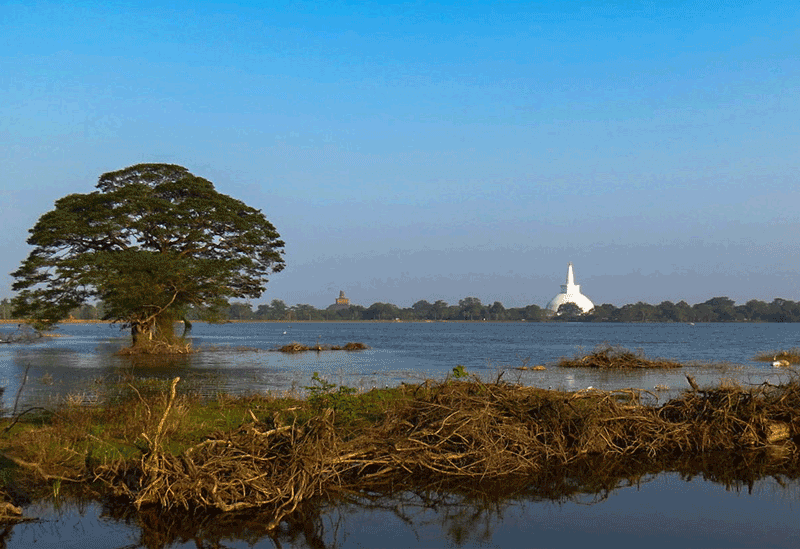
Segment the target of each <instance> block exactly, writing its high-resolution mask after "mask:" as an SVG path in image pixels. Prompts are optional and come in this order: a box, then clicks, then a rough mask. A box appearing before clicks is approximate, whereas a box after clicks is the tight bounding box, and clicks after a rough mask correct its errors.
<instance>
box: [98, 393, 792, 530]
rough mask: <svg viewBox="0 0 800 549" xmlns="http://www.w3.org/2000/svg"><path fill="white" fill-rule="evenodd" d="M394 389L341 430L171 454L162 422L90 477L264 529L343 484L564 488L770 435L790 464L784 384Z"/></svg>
mask: <svg viewBox="0 0 800 549" xmlns="http://www.w3.org/2000/svg"><path fill="white" fill-rule="evenodd" d="M172 389H173V397H172V398H173V399H174V384H173V387H172ZM405 390H406V391H407V393H408V394H407V396H408V397H409V398H406V399H401V400H399V401H397V402H395V403H394V404H393V405H391V406H388V407H387V409H386V410H385V413H384V417H383V418H382V420H380V421H378V422H376V423H374V424H372V425H371V426H369V427H366V428H365V429H363V430H361V431H359V432H358V433H357V434H355V435H352V436H349V438H347V437H345V436H343V435H342V432H341V430H339V429H337V427H336V417H335V412H334V411H333V410H331V409H328V410H326V411H324V412H323V413H321V414H319V415H316V416H313V417H312V418H311V419H310V420H308V421H305V422H304V423H301V422H300V421H297V420H295V421H292V422H289V423H287V424H282V423H281V422H280V421H279V420H278V419H277V416H275V417H272V418H268V419H263V418H262V419H259V418H258V417H257V416H256V415H255V414H253V413H251V414H250V416H251V419H252V421H248V422H246V423H244V424H243V425H241V426H240V427H239V428H238V429H235V430H233V431H230V432H218V433H216V434H214V435H213V436H211V437H210V438H208V439H207V440H205V441H203V442H201V443H199V444H197V445H195V446H193V447H191V448H189V449H188V450H186V451H185V452H183V453H182V454H180V455H171V454H169V453H166V452H164V451H163V450H162V449H161V444H160V437H161V425H163V422H164V420H163V418H162V422H161V424H160V426H159V428H158V430H157V431H156V433H155V435H154V436H153V437H151V439H149V440H152V441H153V444H152V445H151V452H150V453H149V454H148V455H146V456H145V457H143V459H142V461H141V464H140V467H141V470H140V471H138V472H136V473H135V474H133V475H131V474H130V471H129V470H127V471H126V470H122V469H120V468H116V469H115V468H111V467H107V468H106V469H105V470H101V471H100V473H99V475H100V477H101V478H104V479H105V480H106V481H107V482H109V483H110V484H113V485H115V486H117V488H118V492H123V493H127V494H128V496H129V497H130V498H131V499H132V500H133V501H134V502H135V504H136V505H137V507H143V506H151V505H155V506H158V507H161V508H165V509H169V508H174V507H179V508H186V509H213V510H219V511H225V512H228V511H241V510H245V509H251V508H261V509H262V510H264V509H271V510H272V514H271V516H273V519H272V523H271V527H274V526H277V524H278V523H279V522H280V521H281V520H282V519H284V518H285V517H287V516H288V515H289V514H291V513H292V512H293V511H294V510H295V509H296V508H297V507H298V505H300V504H301V503H302V502H304V501H307V500H309V499H311V498H314V497H317V496H323V495H330V494H334V493H342V492H348V491H358V492H362V493H363V492H364V491H372V490H375V491H380V490H384V489H387V487H395V486H403V485H405V486H413V485H421V484H425V485H434V484H438V485H445V484H446V483H448V482H453V481H455V482H459V483H462V484H463V482H464V481H465V480H469V481H470V482H475V483H477V482H485V481H493V480H494V481H498V480H502V479H504V478H506V479H507V478H526V479H527V482H529V483H541V484H543V485H546V484H548V483H551V484H553V485H557V484H558V483H559V482H560V483H561V485H559V486H561V488H559V489H564V488H563V483H564V480H563V479H564V478H567V477H568V476H569V475H566V476H565V475H564V474H563V473H564V471H567V472H569V471H571V473H570V474H571V475H572V476H575V475H583V473H587V474H588V475H589V476H591V474H594V473H597V472H598V469H597V468H598V467H601V466H602V468H603V470H609V471H611V470H616V469H618V468H620V467H623V464H625V466H628V465H629V463H630V460H634V461H635V462H636V463H637V464H638V466H641V467H644V468H650V469H659V470H663V469H670V468H674V467H676V466H677V465H675V464H676V463H677V462H678V461H680V460H686V459H688V458H689V457H691V456H695V457H696V458H698V459H700V458H702V457H703V456H708V455H710V454H711V453H714V452H721V451H722V452H747V451H749V450H752V449H759V448H762V449H763V448H767V447H770V445H773V444H776V443H780V444H781V446H780V447H779V448H781V449H782V450H781V451H780V452H777V453H776V454H775V456H776V457H775V458H774V459H777V460H782V463H783V462H785V463H787V464H790V465H791V466H792V467H794V468H797V465H798V452H797V447H796V443H797V442H798V440H799V439H798V437H800V418H797V417H796V412H797V410H798V409H800V383H798V382H797V381H796V380H794V381H791V382H790V383H788V384H786V385H781V386H771V385H766V384H765V385H761V386H758V387H753V388H749V389H741V388H730V387H728V388H717V389H713V390H699V391H691V392H687V393H685V394H684V395H682V396H680V397H678V398H675V399H673V400H670V401H669V402H667V403H666V404H664V405H663V406H660V407H654V406H646V405H642V404H641V401H640V396H641V393H640V392H639V391H637V390H632V389H628V390H620V391H590V392H579V393H564V392H557V391H545V390H542V389H536V388H531V387H522V386H517V385H510V384H501V383H493V384H485V383H481V382H478V381H469V382H466V381H463V382H462V381H453V380H449V381H446V382H443V383H438V384H432V383H426V384H423V385H420V386H417V387H406V388H405ZM167 414H169V406H168V407H167V410H166V412H165V414H164V417H166V416H167ZM598 460H600V461H598ZM598 464H600V465H598ZM101 469H102V468H101ZM555 470H558V471H561V473H559V475H560V476H559V475H555V474H554V473H553V471H555ZM126 473H127V476H126ZM583 476H586V475H583ZM556 477H558V478H559V479H561V480H559V481H556V480H553V479H555V478H556ZM131 478H134V479H138V482H132V481H131V480H130V479H131ZM587 478H588V477H587ZM126 479H127V480H126Z"/></svg>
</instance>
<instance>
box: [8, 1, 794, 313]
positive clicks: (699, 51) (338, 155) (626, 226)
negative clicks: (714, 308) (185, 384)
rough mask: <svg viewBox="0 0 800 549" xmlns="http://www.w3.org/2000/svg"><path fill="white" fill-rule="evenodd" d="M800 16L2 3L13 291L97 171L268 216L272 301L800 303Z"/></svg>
mask: <svg viewBox="0 0 800 549" xmlns="http://www.w3.org/2000/svg"><path fill="white" fill-rule="evenodd" d="M799 22H800V2H798V1H797V0H793V1H788V2H782V1H777V2H770V1H760V2H741V1H736V0H732V1H730V2H717V3H708V2H697V1H694V2H683V1H670V2H655V1H653V2H635V1H631V2H627V1H619V0H618V1H614V2H604V1H568V0H565V1H563V2H553V1H547V2H537V1H525V2H488V1H469V0H461V1H458V2H444V1H443V2H436V3H434V2H414V1H411V2H351V1H319V2H304V1H298V2H281V1H270V2H263V3H260V2H256V3H248V2H236V3H233V2H231V3H228V2H225V3H223V2H207V1H202V0H193V1H192V2H184V1H181V0H173V1H172V2H169V3H151V2H146V1H141V2H117V1H113V0H110V1H108V0H107V1H104V2H81V1H73V2H69V3H66V2H32V1H25V2H5V1H0V219H2V227H3V228H2V231H0V247H1V248H2V254H0V273H2V274H0V297H4V296H10V295H11V291H10V285H11V282H12V278H11V277H10V276H9V275H8V274H6V273H9V272H11V271H13V270H14V269H16V267H17V266H18V265H19V263H20V261H22V260H23V259H24V257H25V256H26V255H27V253H28V252H29V247H28V246H27V245H26V244H25V239H26V237H27V232H26V231H27V229H28V228H30V227H31V226H32V225H33V224H34V223H35V221H36V220H37V219H38V217H39V216H40V215H41V214H43V213H45V212H46V211H48V210H50V209H52V207H53V203H54V201H55V200H56V199H58V198H60V197H61V196H63V195H65V194H68V193H75V192H79V193H87V192H91V191H92V190H93V189H94V185H95V184H96V183H97V178H98V177H99V175H100V174H102V173H104V172H108V171H113V170H117V169H121V168H124V167H126V166H130V165H132V164H137V163H141V162H165V163H174V164H180V165H182V166H185V167H186V168H188V169H189V170H190V171H192V172H193V173H194V174H195V175H198V176H202V177H205V178H207V179H209V180H211V181H212V182H214V184H215V185H216V187H217V189H218V190H219V191H220V192H223V193H225V194H228V195H231V196H233V197H235V198H238V199H240V200H243V201H244V202H246V203H247V204H249V205H251V206H254V207H257V208H259V209H261V210H262V211H263V212H264V213H265V215H266V216H267V218H268V219H269V220H270V221H272V222H273V223H274V224H275V226H276V228H277V229H278V231H279V232H280V233H281V236H282V237H283V238H284V240H285V241H286V263H287V268H286V269H285V270H284V271H283V272H282V273H279V274H277V275H274V276H273V277H272V278H271V280H270V282H269V284H268V289H267V292H266V293H265V294H264V296H262V298H261V299H260V300H257V301H256V303H259V302H269V301H270V300H272V299H282V300H284V301H285V302H286V303H287V304H289V305H293V304H296V303H309V304H311V305H314V306H316V307H325V306H327V305H329V304H331V303H333V301H334V299H335V297H337V296H338V292H339V290H344V291H345V292H346V293H347V296H348V297H350V298H351V301H352V302H353V303H357V304H361V305H365V306H368V305H370V304H372V303H373V302H376V301H383V302H391V303H395V304H397V305H399V306H403V307H407V306H410V305H411V304H412V303H414V302H415V301H417V300H419V299H427V300H428V301H431V302H433V301H435V300H437V299H444V300H445V301H447V302H448V303H451V304H454V303H457V302H458V300H459V299H461V298H463V297H466V296H475V297H478V298H480V299H481V300H482V301H483V302H484V303H492V302H494V301H501V302H502V303H503V304H504V305H505V306H506V307H515V306H524V305H528V304H531V303H533V304H537V305H540V306H544V305H545V304H546V303H547V301H548V300H549V299H550V298H552V297H553V296H554V295H555V294H556V293H558V291H559V290H560V288H559V285H560V284H563V283H564V278H565V275H566V267H567V263H568V262H569V261H572V262H573V263H574V265H575V274H576V282H577V283H579V284H581V285H582V290H583V292H584V293H585V294H586V295H587V296H588V297H590V298H591V299H592V300H593V301H595V303H613V304H615V305H618V306H619V305H622V304H625V303H633V302H636V301H646V302H649V303H654V304H656V303H659V302H661V301H663V300H672V301H679V300H681V299H685V300H686V301H688V302H689V303H697V302H701V301H705V300H707V299H710V298H711V297H715V296H722V295H724V296H728V297H730V298H732V299H734V300H736V301H737V302H738V303H743V302H745V301H747V300H748V299H761V300H765V301H771V300H772V299H773V298H775V297H783V298H786V299H791V300H800V280H798V272H800V259H799V256H798V249H799V247H798V244H800V208H799V206H800V185H799V184H800V179H799V178H798V168H799V167H800V24H799Z"/></svg>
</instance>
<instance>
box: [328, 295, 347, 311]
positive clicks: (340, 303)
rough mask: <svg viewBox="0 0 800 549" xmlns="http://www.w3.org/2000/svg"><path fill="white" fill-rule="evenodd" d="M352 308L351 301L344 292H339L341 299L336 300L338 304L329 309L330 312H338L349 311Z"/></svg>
mask: <svg viewBox="0 0 800 549" xmlns="http://www.w3.org/2000/svg"><path fill="white" fill-rule="evenodd" d="M349 307H350V300H349V299H347V298H346V297H345V295H344V291H340V292H339V297H337V298H336V303H334V304H333V305H331V306H330V307H328V310H329V311H337V310H339V309H348V308H349Z"/></svg>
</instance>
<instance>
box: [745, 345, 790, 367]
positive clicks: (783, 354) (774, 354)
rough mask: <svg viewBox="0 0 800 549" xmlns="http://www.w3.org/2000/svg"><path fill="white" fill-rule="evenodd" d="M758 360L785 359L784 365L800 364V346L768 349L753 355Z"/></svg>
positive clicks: (775, 360)
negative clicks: (774, 349)
mask: <svg viewBox="0 0 800 549" xmlns="http://www.w3.org/2000/svg"><path fill="white" fill-rule="evenodd" d="M753 360H755V361H758V362H777V361H785V362H786V364H785V365H786V366H790V365H792V364H800V348H797V347H793V348H791V349H789V350H788V351H768V352H766V353H761V354H759V355H756V356H755V357H753Z"/></svg>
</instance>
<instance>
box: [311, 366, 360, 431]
mask: <svg viewBox="0 0 800 549" xmlns="http://www.w3.org/2000/svg"><path fill="white" fill-rule="evenodd" d="M311 382H312V384H311V385H308V386H306V387H303V388H304V389H305V390H306V391H308V403H309V404H310V405H311V408H312V409H314V410H315V411H322V410H325V409H328V408H332V409H333V410H334V411H335V412H336V413H337V415H338V416H339V419H342V420H345V421H348V420H352V419H353V417H354V416H355V412H356V408H357V403H358V398H357V397H356V396H355V394H356V389H354V388H352V387H346V386H344V385H340V386H338V387H337V386H336V384H334V383H330V382H329V381H327V380H326V379H324V378H321V377H320V375H319V372H314V375H313V376H311Z"/></svg>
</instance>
